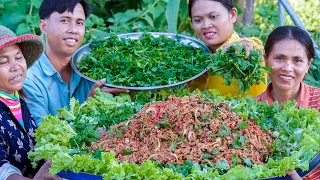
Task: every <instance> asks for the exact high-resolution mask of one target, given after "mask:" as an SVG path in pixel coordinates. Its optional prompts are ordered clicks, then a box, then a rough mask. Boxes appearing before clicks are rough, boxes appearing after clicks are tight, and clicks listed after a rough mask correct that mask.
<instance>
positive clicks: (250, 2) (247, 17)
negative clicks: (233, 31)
mask: <svg viewBox="0 0 320 180" xmlns="http://www.w3.org/2000/svg"><path fill="white" fill-rule="evenodd" d="M253 9H254V0H247V1H246V10H245V12H244V18H243V25H248V24H252V22H253Z"/></svg>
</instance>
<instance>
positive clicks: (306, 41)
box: [264, 26, 315, 62]
mask: <svg viewBox="0 0 320 180" xmlns="http://www.w3.org/2000/svg"><path fill="white" fill-rule="evenodd" d="M284 39H293V40H296V41H298V42H299V43H300V44H301V45H302V46H304V48H305V51H306V54H307V58H308V61H309V62H310V61H311V59H312V58H313V57H314V56H315V54H314V46H313V42H312V39H311V37H310V35H309V34H308V32H307V31H306V30H304V29H302V28H300V27H298V26H280V27H277V28H276V29H275V30H273V31H272V32H271V33H270V35H269V36H268V39H267V42H266V45H265V47H264V50H265V54H266V56H267V57H268V56H269V54H270V52H271V51H272V48H273V46H274V45H275V44H276V43H277V42H279V41H282V40H284Z"/></svg>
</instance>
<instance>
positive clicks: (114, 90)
mask: <svg viewBox="0 0 320 180" xmlns="http://www.w3.org/2000/svg"><path fill="white" fill-rule="evenodd" d="M105 83H106V79H105V78H103V79H100V80H98V81H96V82H95V83H94V85H93V86H92V87H91V90H90V92H89V93H88V96H87V98H88V97H93V96H94V95H95V93H96V92H95V89H96V88H98V87H101V86H102V85H104V84H105ZM100 90H101V92H104V93H110V94H119V93H128V92H130V91H129V90H127V89H120V88H107V87H104V88H101V89H100Z"/></svg>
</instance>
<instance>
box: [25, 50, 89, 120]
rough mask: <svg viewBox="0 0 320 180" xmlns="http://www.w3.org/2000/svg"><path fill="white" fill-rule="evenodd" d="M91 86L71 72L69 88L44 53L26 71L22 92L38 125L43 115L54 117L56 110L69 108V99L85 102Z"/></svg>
mask: <svg viewBox="0 0 320 180" xmlns="http://www.w3.org/2000/svg"><path fill="white" fill-rule="evenodd" d="M92 86H93V82H90V81H88V80H86V79H84V78H82V77H81V76H80V75H78V74H77V73H76V72H74V71H73V70H72V75H71V80H70V88H69V86H68V83H66V82H64V81H63V80H62V78H61V76H60V74H59V73H58V72H57V71H56V70H55V68H54V67H53V66H52V64H51V63H50V61H49V59H48V57H47V56H46V54H45V53H43V54H42V55H41V57H40V58H39V59H38V61H36V62H35V63H34V64H33V65H32V66H31V67H30V68H29V69H28V71H27V77H26V79H25V82H24V85H23V90H24V91H25V93H26V94H27V96H28V98H26V102H27V105H28V107H29V109H30V111H31V113H32V114H33V116H34V119H35V120H36V123H37V124H39V122H40V120H41V117H42V116H44V115H48V114H51V115H56V114H57V110H58V109H61V108H63V107H65V106H67V107H68V108H69V102H70V98H71V97H75V98H76V99H77V100H78V101H79V103H82V102H84V101H85V100H86V98H87V95H88V93H89V91H90V89H91V87H92Z"/></svg>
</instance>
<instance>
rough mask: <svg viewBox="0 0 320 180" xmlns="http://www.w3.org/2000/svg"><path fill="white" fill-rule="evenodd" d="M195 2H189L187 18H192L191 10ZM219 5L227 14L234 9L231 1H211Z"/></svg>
mask: <svg viewBox="0 0 320 180" xmlns="http://www.w3.org/2000/svg"><path fill="white" fill-rule="evenodd" d="M196 1H197V0H190V1H189V4H188V11H189V17H190V18H192V14H191V9H192V7H193V5H194V3H195V2H196ZM212 1H216V2H219V3H221V4H222V5H223V6H224V7H225V8H226V9H227V10H228V11H229V12H230V11H231V9H232V8H233V7H234V6H233V2H232V0H220V1H219V0H212Z"/></svg>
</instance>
